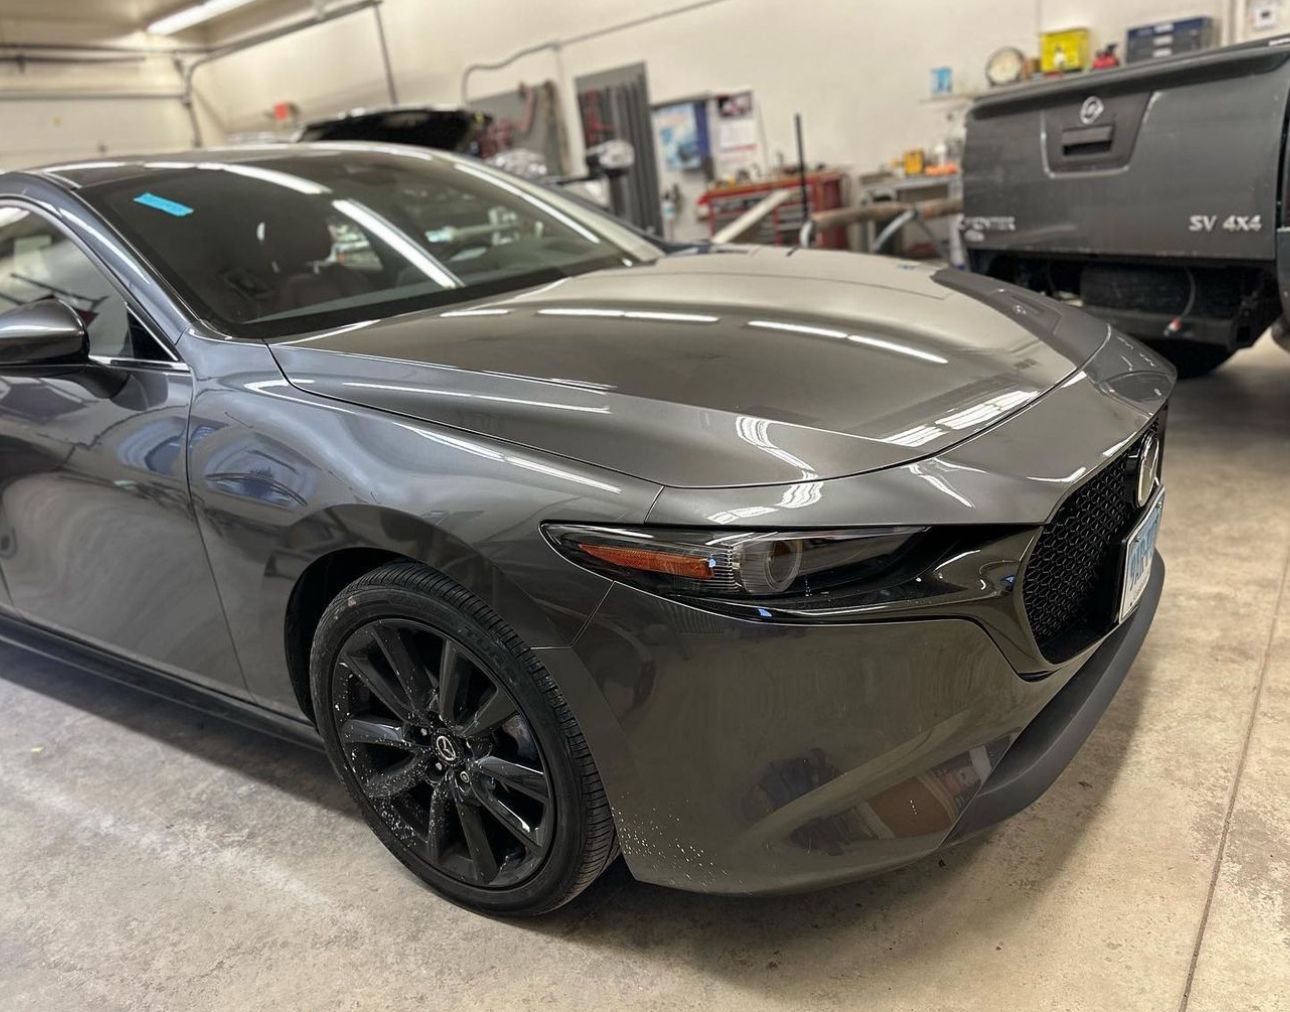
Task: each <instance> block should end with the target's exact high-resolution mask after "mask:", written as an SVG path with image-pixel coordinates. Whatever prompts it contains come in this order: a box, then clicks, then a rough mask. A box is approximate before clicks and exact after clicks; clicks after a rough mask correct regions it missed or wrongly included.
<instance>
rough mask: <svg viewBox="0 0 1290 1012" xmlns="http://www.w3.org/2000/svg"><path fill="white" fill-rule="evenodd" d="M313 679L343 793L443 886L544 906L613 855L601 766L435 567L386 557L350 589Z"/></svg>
mask: <svg viewBox="0 0 1290 1012" xmlns="http://www.w3.org/2000/svg"><path fill="white" fill-rule="evenodd" d="M445 670H446V671H448V672H449V677H448V679H447V682H446V684H445V679H444V678H443V672H444V671H445ZM310 682H311V688H312V692H313V700H314V711H315V715H316V719H317V722H318V730H319V731H320V732H321V734H322V738H323V741H324V743H325V745H326V748H327V755H328V757H329V758H330V759H331V762H332V765H333V766H334V767H335V769H336V771H337V773H338V774H339V775H340V777H341V779H342V780H343V781H344V783H345V787H346V789H347V790H348V791H349V794H350V797H352V798H353V799H354V802H355V804H357V805H358V807H359V810H360V811H361V812H362V813H363V817H364V818H365V819H366V820H367V823H368V825H369V826H371V828H372V830H373V832H375V833H376V835H377V837H378V838H379V839H380V840H381V842H382V843H384V844H385V846H386V847H387V848H389V850H390V851H391V852H392V853H393V854H394V856H395V857H397V858H398V859H399V860H400V861H401V862H403V864H404V865H405V866H406V867H407V868H408V869H410V870H411V871H412V872H413V873H414V874H415V875H417V876H418V877H419V878H420V879H421V880H422V881H424V882H425V883H426V884H427V885H429V886H430V887H431V888H432V889H433V890H435V891H436V892H437V893H439V894H440V895H441V896H444V897H445V898H447V899H449V900H451V901H452V902H454V903H457V904H460V905H461V906H464V907H468V908H470V909H472V910H476V911H479V912H482V913H489V914H503V915H514V916H525V915H535V914H542V913H546V912H548V911H550V910H554V909H555V908H556V907H559V906H561V905H562V904H564V903H567V902H568V901H569V900H571V899H573V897H574V896H576V895H578V893H580V892H581V891H582V890H583V889H585V888H587V886H589V885H590V884H591V883H592V882H593V881H595V879H596V877H597V876H598V875H599V874H600V873H601V872H602V871H603V870H604V869H605V868H606V867H607V866H608V865H609V863H610V862H611V861H612V860H613V859H614V858H615V857H616V856H617V853H618V848H617V839H616V835H615V831H614V823H613V818H612V815H611V813H610V810H609V805H608V802H607V801H606V800H605V792H604V788H603V787H602V785H601V782H600V775H599V773H598V772H597V770H596V766H595V763H594V761H593V760H592V757H591V753H590V751H589V749H588V748H587V743H586V741H585V740H584V738H583V736H582V732H581V731H580V730H579V728H578V725H577V722H576V721H575V720H574V717H573V715H572V713H571V712H570V711H569V707H568V705H567V704H566V703H565V701H564V698H563V696H562V695H561V694H560V690H559V688H558V687H557V686H556V684H555V682H554V681H553V680H552V679H551V676H550V675H549V674H548V673H547V672H546V670H545V669H544V668H543V667H542V665H541V663H540V662H539V661H538V660H537V657H536V656H535V655H534V653H533V652H532V651H531V650H530V649H529V648H528V647H527V646H526V645H525V644H524V643H523V642H522V641H521V640H520V638H519V636H518V635H516V633H515V632H514V630H512V629H511V628H510V627H509V626H508V625H507V624H506V623H505V622H504V621H503V620H502V619H501V618H500V617H499V616H498V615H497V614H495V613H494V612H493V611H492V609H490V608H489V607H488V606H487V605H486V604H484V603H483V602H482V601H480V600H479V599H478V598H476V597H475V596H474V595H473V594H471V593H470V592H469V591H467V590H465V589H464V588H463V587H461V586H459V585H458V584H456V583H454V582H453V581H452V580H450V579H448V578H447V577H446V576H443V575H441V574H439V573H436V572H434V571H433V570H431V569H428V568H426V567H425V566H421V565H418V564H415V563H393V564H390V565H387V566H383V567H381V568H380V569H377V570H374V571H373V572H371V573H368V574H366V575H364V576H362V577H360V578H359V579H357V580H355V581H354V582H353V583H351V584H350V585H349V586H348V587H346V588H345V589H344V590H343V591H342V592H341V593H340V594H339V595H338V596H337V597H336V598H335V600H333V601H332V603H331V604H330V605H329V606H328V608H327V610H326V611H325V612H324V614H323V616H322V619H321V620H320V622H319V624H318V628H317V631H316V632H315V634H314V640H313V648H312V652H311V656H310ZM490 855H491V859H490Z"/></svg>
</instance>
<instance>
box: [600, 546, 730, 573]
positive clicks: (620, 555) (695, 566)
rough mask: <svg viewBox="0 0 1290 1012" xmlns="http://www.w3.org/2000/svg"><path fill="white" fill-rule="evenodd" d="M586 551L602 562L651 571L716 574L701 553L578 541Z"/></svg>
mask: <svg viewBox="0 0 1290 1012" xmlns="http://www.w3.org/2000/svg"><path fill="white" fill-rule="evenodd" d="M578 547H579V548H581V549H582V550H583V551H584V552H586V553H587V554H588V555H590V556H593V557H594V558H597V559H600V560H601V561H602V562H608V563H610V564H611V565H614V566H623V567H625V568H627V569H640V570H644V571H645V572H647V573H666V574H667V575H668V576H686V577H689V578H690V579H691V580H708V579H711V578H712V567H711V566H710V565H709V564H708V560H707V559H705V558H700V557H699V556H697V555H680V554H678V553H677V552H659V551H654V550H652V549H649V548H619V547H616V546H614V545H589V544H586V543H580V544H579V545H578Z"/></svg>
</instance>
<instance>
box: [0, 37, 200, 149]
mask: <svg viewBox="0 0 1290 1012" xmlns="http://www.w3.org/2000/svg"><path fill="white" fill-rule="evenodd" d="M0 39H2V40H3V41H4V42H6V43H16V44H20V43H23V42H33V41H34V42H46V43H64V44H65V43H73V42H81V43H90V42H92V43H95V44H105V43H106V44H112V45H124V46H154V45H156V42H155V40H151V39H149V38H148V37H147V36H144V35H142V34H138V33H136V34H122V33H121V30H120V29H119V28H114V27H110V26H102V25H95V24H93V23H92V22H88V21H84V22H75V23H72V22H67V21H50V22H40V21H13V20H0ZM178 90H179V79H178V76H177V75H176V73H175V71H174V68H173V66H172V65H171V62H170V60H169V58H167V57H165V56H161V55H157V56H151V55H149V56H146V57H145V58H144V59H143V60H141V61H139V62H129V63H119V62H104V63H99V64H94V65H48V64H39V63H29V64H28V65H27V66H26V68H25V69H19V68H18V67H17V66H15V65H14V64H13V63H0V168H6V169H7V168H22V167H24V166H29V165H39V164H42V163H46V162H54V161H61V160H66V159H71V158H83V157H91V156H95V155H100V154H111V153H114V152H118V153H119V152H124V151H141V150H156V149H167V148H176V147H184V146H186V145H187V144H188V143H189V140H190V137H191V131H190V129H189V127H188V116H187V113H186V112H185V111H184V108H183V106H182V105H181V104H180V103H179V101H178V100H177V99H174V98H165V99H163V98H149V99H137V98H131V99H126V98H122V97H119V96H123V95H126V94H129V95H163V94H166V93H170V94H174V93H177V92H178ZM114 96H117V97H114Z"/></svg>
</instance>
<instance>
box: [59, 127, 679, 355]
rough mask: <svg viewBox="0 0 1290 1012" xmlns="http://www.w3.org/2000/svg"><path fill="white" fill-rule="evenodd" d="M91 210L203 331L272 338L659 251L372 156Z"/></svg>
mask: <svg viewBox="0 0 1290 1012" xmlns="http://www.w3.org/2000/svg"><path fill="white" fill-rule="evenodd" d="M145 168H146V169H148V170H149V171H147V172H144V173H142V174H140V175H137V176H132V177H131V178H129V179H127V180H124V181H118V182H114V183H111V184H105V185H101V186H98V187H91V188H89V189H88V190H87V191H83V192H84V194H85V196H86V198H87V199H88V200H90V202H91V203H92V204H94V205H95V207H96V208H97V209H98V210H99V212H100V213H101V214H102V215H103V216H104V217H105V218H107V219H108V221H109V222H110V223H111V224H112V225H114V226H115V227H116V228H117V229H118V230H119V231H120V232H121V233H122V234H123V235H124V236H125V237H126V238H127V239H128V240H129V241H130V242H131V243H132V244H133V245H134V246H135V247H136V248H137V249H138V250H139V252H140V253H141V254H142V255H143V257H144V258H145V259H146V260H148V261H149V262H150V264H151V265H152V267H153V268H154V269H155V270H156V271H157V272H158V273H159V274H160V275H161V276H162V278H163V279H164V280H165V281H166V282H167V283H168V284H169V285H170V286H171V287H172V288H173V289H174V290H175V292H176V294H178V296H179V297H180V298H181V299H183V300H184V301H185V302H186V303H187V304H188V305H189V306H190V308H191V309H192V310H193V311H194V313H196V314H197V315H198V316H200V317H202V318H203V319H206V320H208V321H209V322H211V323H213V324H215V325H216V326H217V327H219V328H220V329H221V330H223V331H225V332H227V333H231V334H234V335H237V336H247V337H272V336H278V335H284V334H294V333H304V332H307V331H309V330H317V329H322V328H326V327H330V326H336V325H340V324H345V323H350V322H357V321H360V320H366V319H373V318H376V317H381V316H389V315H393V314H396V313H400V312H409V311H413V310H416V309H421V308H429V307H433V306H438V305H444V304H448V303H452V302H459V301H465V300H469V299H476V298H479V297H481V296H487V295H491V294H496V293H502V292H507V291H514V290H518V289H521V288H526V287H531V286H533V285H536V284H541V283H543V282H547V281H550V280H555V279H558V278H561V277H568V276H571V275H574V274H580V273H584V272H587V271H592V270H597V269H600V268H603V267H609V266H623V265H628V266H631V265H634V264H637V263H641V262H645V261H648V260H652V259H654V258H656V257H657V256H658V255H659V250H658V249H657V248H656V247H654V246H653V245H651V244H650V243H648V242H646V241H645V240H643V239H641V238H640V237H638V236H637V235H636V234H635V233H633V232H631V231H630V230H628V229H626V228H624V227H622V226H621V225H619V224H617V223H616V222H615V221H614V220H613V219H612V218H609V217H607V216H604V215H600V214H597V213H595V212H593V211H590V210H588V209H587V208H585V207H583V206H581V205H579V204H576V203H574V202H572V201H569V200H567V199H565V198H563V197H561V196H560V195H559V194H558V193H555V192H552V191H549V190H547V189H545V188H543V187H540V186H537V185H534V184H531V183H527V182H525V181H523V180H519V179H515V178H513V177H511V176H508V175H506V174H505V173H502V172H499V171H497V170H495V169H491V168H489V167H487V166H484V165H481V164H479V163H477V162H473V161H471V160H469V159H464V158H459V157H454V156H450V155H444V154H438V153H436V154H431V153H428V152H416V151H409V152H407V153H401V152H399V151H398V149H383V150H377V149H374V148H371V147H368V146H362V147H358V146H356V147H346V146H344V145H337V146H335V147H326V148H299V149H283V150H281V151H276V152H273V153H268V152H266V154H265V157H263V158H260V159H253V160H248V161H215V160H212V161H209V162H198V163H190V162H178V161H176V162H166V161H153V162H148V163H145Z"/></svg>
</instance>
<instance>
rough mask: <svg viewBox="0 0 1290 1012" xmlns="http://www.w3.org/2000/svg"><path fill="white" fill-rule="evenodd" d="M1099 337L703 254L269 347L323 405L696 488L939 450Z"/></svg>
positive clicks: (971, 288)
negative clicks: (343, 405) (338, 404)
mask: <svg viewBox="0 0 1290 1012" xmlns="http://www.w3.org/2000/svg"><path fill="white" fill-rule="evenodd" d="M1106 336H1107V327H1106V325H1105V324H1104V323H1098V322H1096V321H1094V320H1093V319H1092V318H1091V317H1088V316H1086V315H1085V314H1083V313H1080V312H1078V311H1074V310H1070V309H1067V308H1065V307H1062V306H1060V305H1058V304H1057V303H1055V302H1052V301H1050V300H1047V299H1044V298H1042V297H1040V296H1037V295H1033V294H1031V293H1028V292H1024V291H1022V290H1020V289H1016V288H1013V287H1011V286H1008V285H1003V284H1000V283H999V282H996V281H991V280H988V279H985V278H981V277H978V276H975V275H970V274H964V273H962V272H959V271H954V270H951V269H936V268H932V267H927V266H923V265H919V264H913V263H909V262H904V261H898V260H892V259H885V258H877V257H863V256H856V255H853V254H844V253H827V252H821V251H811V250H787V251H786V250H780V249H775V248H771V247H716V248H712V249H708V250H702V251H698V252H695V253H686V254H677V255H673V256H668V257H664V258H662V259H660V260H658V261H656V262H654V263H652V264H646V265H641V266H634V267H630V268H623V269H621V270H606V271H597V272H594V273H590V274H585V275H580V276H576V277H572V278H567V279H564V280H562V281H558V282H555V283H554V284H550V285H546V286H544V287H541V288H534V289H529V290H526V291H522V292H517V293H511V294H508V295H507V296H505V297H501V298H492V299H488V300H481V301H476V302H472V303H465V304H458V305H455V306H453V307H451V308H449V309H445V310H436V311H428V312H419V313H413V314H408V315H404V316H398V317H394V318H390V319H385V320H378V321H373V322H370V323H363V324H358V325H350V326H348V327H342V328H338V329H335V330H331V331H325V332H321V333H314V334H309V335H304V336H301V337H293V338H290V339H285V340H279V341H275V342H273V343H272V344H271V348H272V351H273V354H274V356H275V357H276V359H277V361H278V363H279V365H280V366H281V368H282V370H283V372H284V374H285V375H286V377H287V379H288V380H289V381H290V382H291V383H292V384H293V385H295V386H297V387H299V388H300V389H302V390H306V391H309V392H311V393H314V394H317V395H320V396H324V397H329V398H334V399H338V400H341V401H347V402H350V403H353V404H361V405H365V406H368V407H372V408H377V409H380V410H384V411H389V412H393V413H397V414H400V415H404V416H408V417H411V418H416V419H421V420H424V421H428V422H434V423H439V424H442V425H447V426H452V427H454V428H457V429H462V430H467V431H470V432H475V433H480V434H484V435H488V436H492V437H496V438H499V439H504V440H507V441H510V442H513V443H518V444H523V445H526V446H530V447H533V448H536V449H540V450H543V451H546V452H548V453H553V454H558V455H561V456H565V457H569V458H573V459H577V460H581V461H585V462H587V463H590V464H595V465H599V466H603V467H606V468H611V469H613V470H616V471H620V472H624V473H627V474H631V475H634V476H636V477H640V478H645V479H648V480H650V481H654V482H658V483H659V484H662V485H671V486H689V487H708V486H724V485H763V484H778V483H796V482H809V481H814V480H817V479H825V478H831V477H838V476H841V475H847V474H856V473H859V472H863V471H870V470H874V469H878V468H884V467H890V466H893V465H896V464H900V463H904V462H907V461H909V460H913V459H916V458H920V457H925V456H929V455H932V454H935V453H939V452H940V451H942V450H944V449H946V448H947V447H949V446H951V445H953V444H955V443H957V442H960V441H962V440H964V439H966V438H968V437H970V436H972V435H974V434H975V433H977V432H979V431H981V430H982V429H983V428H985V427H987V426H990V425H993V424H995V423H997V422H999V421H1001V420H1003V419H1004V418H1006V417H1008V416H1009V415H1011V414H1013V413H1015V412H1017V411H1019V410H1021V409H1022V408H1024V407H1025V406H1026V405H1027V404H1029V403H1030V402H1032V401H1034V400H1035V399H1036V398H1038V397H1040V396H1042V395H1043V394H1044V393H1045V392H1046V391H1048V390H1050V389H1052V388H1053V387H1054V386H1056V385H1057V384H1059V383H1061V382H1062V381H1063V380H1065V379H1066V378H1067V377H1069V376H1070V375H1071V374H1072V373H1074V372H1075V371H1076V370H1077V369H1078V368H1079V367H1080V365H1082V364H1083V363H1084V362H1085V361H1087V360H1088V358H1089V357H1090V356H1091V355H1092V354H1093V352H1095V351H1096V350H1097V348H1098V347H1100V346H1101V344H1102V343H1103V341H1104V340H1105V338H1106Z"/></svg>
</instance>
